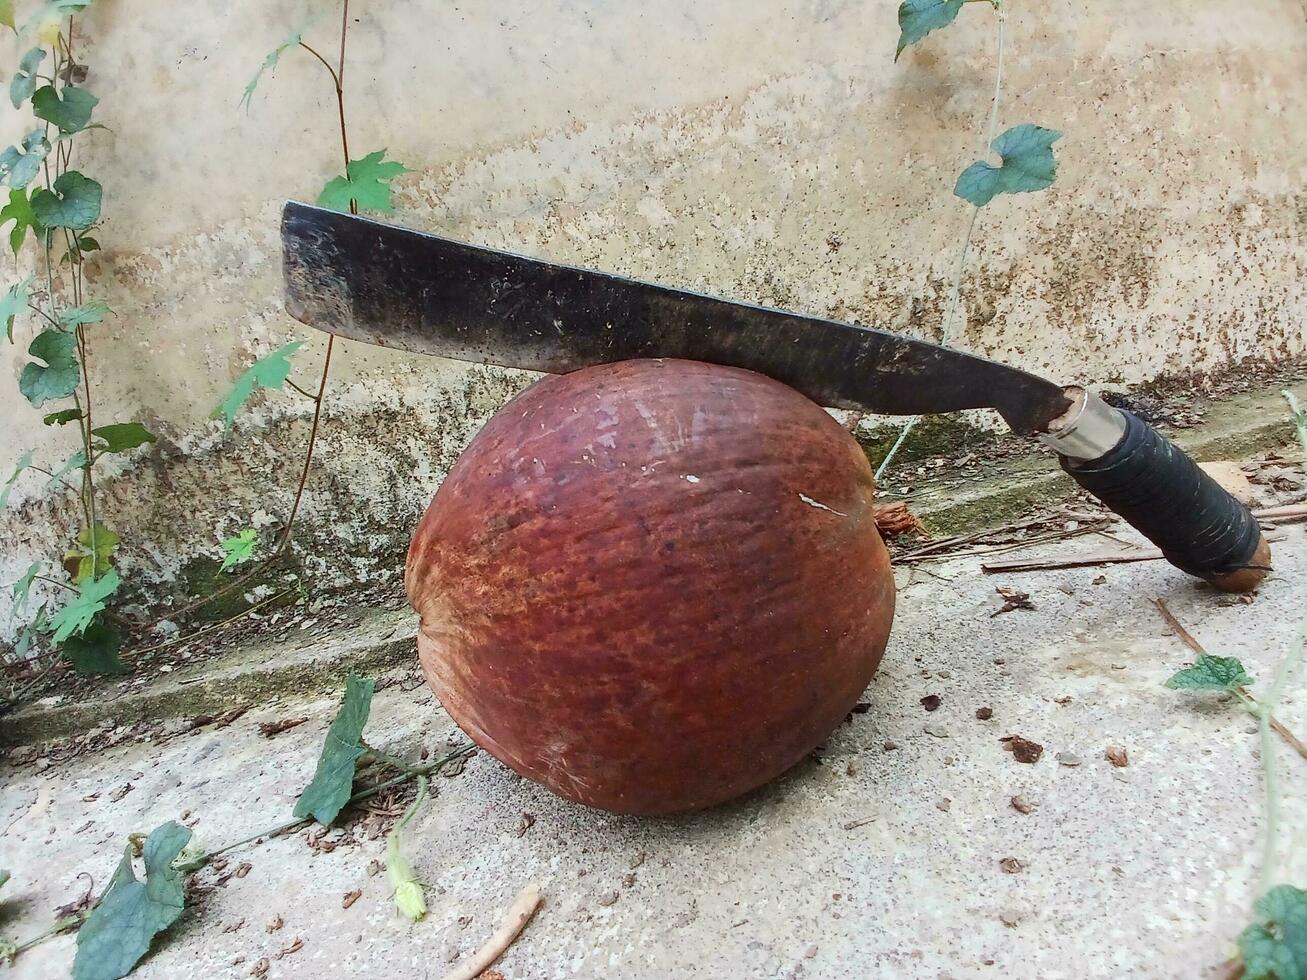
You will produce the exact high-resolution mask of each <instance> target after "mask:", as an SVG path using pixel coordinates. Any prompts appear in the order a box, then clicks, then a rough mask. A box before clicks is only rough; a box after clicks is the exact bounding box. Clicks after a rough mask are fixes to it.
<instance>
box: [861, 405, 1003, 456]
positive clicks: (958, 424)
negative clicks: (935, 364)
mask: <svg viewBox="0 0 1307 980" xmlns="http://www.w3.org/2000/svg"><path fill="white" fill-rule="evenodd" d="M902 431H903V430H902V426H899V425H877V426H874V427H871V428H862V427H859V428H858V429H857V430H855V431H854V433H853V438H855V439H857V440H858V445H860V446H861V447H862V451H863V452H864V453H866V454H867V459H868V460H869V461H870V462H871V466H872V468H873V469H875V468H876V467H877V466H879V465H880V462H881V460H883V459H884V458H885V455H886V454H887V453H888V452H889V451H890V447H891V446H893V445H894V442H895V440H896V439H898V437H899V433H900V432H902ZM998 438H999V434H998V433H997V432H992V431H990V430H989V429H982V428H980V426H978V425H972V424H971V423H970V422H967V421H966V420H964V419H961V418H958V417H957V416H956V415H923V416H922V417H921V421H920V422H918V423H917V424H916V426H915V427H914V428H913V430H912V434H911V435H909V436H908V438H907V440H906V441H905V442H904V443H903V445H902V446H900V447H899V451H898V453H897V455H896V456H895V459H896V460H897V461H900V462H905V463H906V462H910V461H912V460H919V459H930V458H931V457H933V456H945V455H947V454H949V453H956V452H957V451H959V450H962V449H967V450H970V449H976V448H978V447H981V446H987V445H990V444H992V443H994V442H997V441H998Z"/></svg>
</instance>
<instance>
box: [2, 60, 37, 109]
mask: <svg viewBox="0 0 1307 980" xmlns="http://www.w3.org/2000/svg"><path fill="white" fill-rule="evenodd" d="M44 57H45V51H44V49H42V48H32V50H31V51H28V52H27V54H25V55H23V57H22V60H20V61H19V62H18V70H17V71H15V72H14V77H13V78H11V79H10V80H9V101H10V102H12V103H13V104H14V108H15V109H18V108H21V107H22V104H23V103H24V102H26V101H27V100H28V99H30V98H31V97H32V93H33V92H35V91H36V70H37V68H39V67H40V66H41V59H43V58H44Z"/></svg>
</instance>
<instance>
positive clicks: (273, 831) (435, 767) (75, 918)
mask: <svg viewBox="0 0 1307 980" xmlns="http://www.w3.org/2000/svg"><path fill="white" fill-rule="evenodd" d="M475 748H476V746H474V745H471V744H468V745H464V746H461V747H459V748H457V749H455V750H454V751H453V752H450V753H449V754H448V755H445V756H442V757H441V758H439V759H437V760H436V761H435V762H432V763H431V764H429V765H425V766H417V767H415V768H412V769H410V770H409V771H408V772H406V773H404V774H403V775H402V776H396V777H395V778H394V779H389V780H387V781H386V782H384V783H380V784H378V785H376V786H372V787H369V788H368V789H364V790H359V791H358V792H357V793H355V794H354V795H353V796H351V797H350V798H349V803H358V802H360V801H361V800H366V799H368V798H369V797H372V796H376V795H377V794H378V793H380V792H382V791H383V790H387V789H390V787H392V786H398V785H399V784H400V783H404V782H407V781H408V780H410V779H421V780H425V779H426V777H427V776H430V775H432V774H433V773H436V772H439V771H440V769H441V768H442V767H444V766H445V765H447V764H448V763H450V762H453V761H454V760H455V759H458V758H460V757H462V756H465V755H468V754H469V753H471V752H472V751H473V750H474V749H475ZM425 788H426V787H425V785H424V786H423V790H425ZM421 797H422V794H419V800H420V799H421ZM346 805H348V804H346ZM415 809H416V807H415V806H413V807H410V808H409V811H408V812H407V813H405V815H404V820H407V819H409V818H410V817H411V814H412V813H413V812H414V811H415ZM312 822H313V818H312V817H301V818H299V819H297V820H289V821H287V822H286V823H282V824H278V825H277V826H275V827H270V828H268V829H267V830H263V831H260V832H259V833H257V834H251V835H250V836H249V837H245V838H242V839H241V840H238V841H233V842H232V843H230V844H224V845H223V846H222V847H218V848H215V849H214V850H212V851H205V852H204V853H203V854H201V855H199V856H198V857H195V858H192V859H191V860H189V861H186V862H183V863H181V864H178V865H176V868H177V870H178V871H181V872H182V873H183V874H190V873H191V872H193V871H199V870H200V869H201V868H203V867H204V866H205V865H206V864H208V863H209V862H210V861H212V860H213V859H214V858H216V857H217V856H218V855H220V854H225V853H227V852H228V851H234V850H235V849H236V848H238V847H244V846H245V845H246V844H253V843H255V842H256V841H260V840H265V839H268V838H272V837H276V836H278V835H279V834H284V833H286V831H288V830H294V829H295V828H296V827H300V826H303V825H304V824H306V823H312ZM401 825H402V822H401ZM92 911H94V907H92V908H91V909H88V910H86V911H85V912H78V913H77V914H76V915H71V916H65V917H64V918H62V919H59V920H57V921H56V922H55V923H54V924H53V925H52V926H50V927H49V928H48V929H46V930H45V931H44V932H41V933H38V934H37V935H35V936H33V937H32V938H31V939H28V940H26V941H25V942H22V943H20V944H18V945H17V946H15V947H14V949H13V954H14V955H15V956H16V955H18V954H19V953H22V952H24V951H26V950H29V949H31V948H32V947H33V946H36V945H38V944H40V943H43V942H45V941H46V940H47V939H50V938H52V937H54V936H57V935H60V934H61V933H64V932H68V931H69V930H70V929H74V928H79V927H80V926H82V925H83V924H84V923H85V922H86V920H87V917H88V916H90V914H91V912H92Z"/></svg>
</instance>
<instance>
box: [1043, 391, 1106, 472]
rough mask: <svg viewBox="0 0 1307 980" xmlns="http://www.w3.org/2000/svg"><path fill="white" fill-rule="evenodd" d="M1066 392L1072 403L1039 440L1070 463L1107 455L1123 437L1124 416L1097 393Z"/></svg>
mask: <svg viewBox="0 0 1307 980" xmlns="http://www.w3.org/2000/svg"><path fill="white" fill-rule="evenodd" d="M1066 393H1067V395H1068V396H1069V397H1071V398H1073V399H1075V404H1073V405H1072V406H1071V408H1070V409H1069V410H1068V411H1067V413H1066V414H1065V415H1063V416H1062V417H1061V418H1059V419H1054V420H1053V422H1052V423H1051V425H1050V426H1049V431H1048V432H1046V433H1043V434H1041V435H1040V437H1039V441H1040V442H1042V443H1043V444H1044V445H1046V446H1048V447H1050V448H1051V449H1052V450H1053V451H1054V452H1055V453H1057V454H1058V455H1059V456H1065V457H1066V458H1067V459H1073V460H1090V459H1098V458H1100V457H1102V456H1106V455H1107V454H1108V453H1109V452H1111V451H1112V450H1113V449H1115V448H1116V447H1117V444H1118V443H1120V442H1121V439H1122V438H1123V437H1124V436H1125V431H1126V423H1125V417H1124V416H1123V415H1122V414H1121V413H1120V412H1118V411H1117V410H1116V409H1115V408H1113V407H1112V406H1111V405H1109V404H1107V402H1105V401H1103V399H1101V398H1099V397H1098V395H1097V394H1095V393H1094V392H1092V391H1088V390H1086V389H1084V388H1068V389H1066Z"/></svg>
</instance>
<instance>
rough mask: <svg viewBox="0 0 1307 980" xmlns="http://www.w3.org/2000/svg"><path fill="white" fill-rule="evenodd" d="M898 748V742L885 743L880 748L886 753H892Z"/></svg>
mask: <svg viewBox="0 0 1307 980" xmlns="http://www.w3.org/2000/svg"><path fill="white" fill-rule="evenodd" d="M898 747H899V743H898V742H886V743H884V744H883V745H882V746H881V748H882V749H884V750H885V751H886V752H893V751H894V750H895V749H897V748H898Z"/></svg>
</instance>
